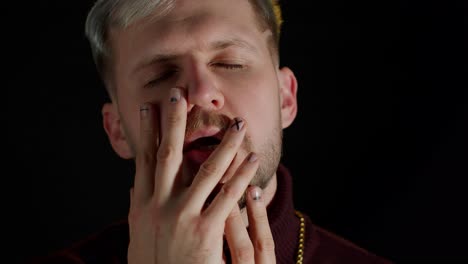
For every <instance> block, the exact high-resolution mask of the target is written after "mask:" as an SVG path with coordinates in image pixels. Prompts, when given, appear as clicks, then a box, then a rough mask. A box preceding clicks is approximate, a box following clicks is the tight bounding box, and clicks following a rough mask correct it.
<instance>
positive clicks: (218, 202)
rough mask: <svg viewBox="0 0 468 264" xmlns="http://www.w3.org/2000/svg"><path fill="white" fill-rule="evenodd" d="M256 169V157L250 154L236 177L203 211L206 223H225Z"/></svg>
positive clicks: (224, 186) (227, 183) (228, 182)
mask: <svg viewBox="0 0 468 264" xmlns="http://www.w3.org/2000/svg"><path fill="white" fill-rule="evenodd" d="M257 168H258V159H257V155H256V154H255V153H253V152H252V153H250V155H249V156H248V157H247V158H246V159H245V160H244V162H243V163H242V164H241V165H240V166H239V168H238V170H237V172H236V175H234V177H232V178H231V179H230V180H229V181H227V182H226V183H225V184H224V185H223V187H222V188H221V190H220V192H219V193H218V194H217V195H216V197H215V198H214V200H213V202H212V203H211V204H210V206H208V208H207V209H206V210H205V211H204V217H206V218H207V220H208V221H212V223H220V222H224V221H226V218H227V217H228V215H229V213H230V211H231V208H233V206H235V205H236V204H237V202H238V201H239V199H240V197H241V196H242V194H244V193H245V190H246V189H247V187H248V186H249V183H250V181H251V180H252V178H253V177H254V175H255V173H256V171H257Z"/></svg>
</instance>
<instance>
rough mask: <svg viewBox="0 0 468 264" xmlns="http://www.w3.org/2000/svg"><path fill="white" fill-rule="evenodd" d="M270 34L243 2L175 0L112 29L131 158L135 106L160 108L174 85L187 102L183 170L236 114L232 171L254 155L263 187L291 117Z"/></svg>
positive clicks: (119, 108)
mask: <svg viewBox="0 0 468 264" xmlns="http://www.w3.org/2000/svg"><path fill="white" fill-rule="evenodd" d="M269 34H271V33H270V32H269V31H268V30H267V31H262V30H261V29H260V27H259V26H258V22H257V20H256V17H255V14H254V11H253V8H252V7H251V5H250V4H249V2H248V1H247V0H242V1H235V2H233V1H231V0H204V1H196V2H195V1H192V0H181V1H177V3H176V6H175V8H173V9H172V10H171V11H170V12H169V13H168V14H167V15H165V16H163V17H162V18H158V19H156V20H155V19H153V20H151V19H144V20H142V21H138V22H137V23H135V24H134V25H132V26H130V27H129V28H127V29H125V30H113V31H112V32H111V38H110V39H111V46H112V54H113V55H112V56H113V62H114V65H113V66H114V71H113V77H114V83H115V89H116V94H115V96H114V106H115V107H116V113H117V115H118V118H117V119H118V120H119V122H120V125H119V126H120V127H121V130H122V133H123V134H124V135H125V139H124V141H125V142H126V143H127V144H128V145H129V149H131V152H132V155H134V154H135V151H136V150H137V149H138V142H139V139H138V137H139V135H140V133H139V107H140V106H141V105H142V104H143V103H145V102H151V103H153V104H156V105H159V104H161V102H162V101H163V100H167V98H168V92H169V90H170V88H172V87H180V88H181V89H183V90H184V92H185V96H186V100H187V103H188V113H187V114H188V118H187V131H186V138H185V141H186V142H185V143H186V144H187V150H189V151H187V152H185V153H184V169H185V170H186V171H187V172H188V174H189V175H191V176H189V177H193V175H194V174H195V173H196V172H197V171H198V167H199V165H200V164H201V163H202V162H203V161H204V160H205V159H206V157H207V154H209V153H211V151H212V150H210V148H209V147H207V146H203V145H204V144H206V145H209V144H216V143H217V141H216V140H214V138H215V137H216V136H218V137H219V136H220V135H221V136H222V134H223V132H224V130H225V129H226V122H228V120H229V119H233V118H234V117H241V118H243V119H244V120H245V121H246V123H247V132H246V137H245V140H244V144H243V145H242V148H241V150H240V151H239V153H238V154H237V156H236V158H235V160H234V162H233V166H232V168H237V167H238V165H240V163H241V162H242V161H243V160H244V159H245V157H246V156H247V155H248V154H249V152H251V151H255V152H256V153H257V154H258V156H259V158H260V167H259V170H258V172H257V175H256V177H255V179H254V182H253V184H256V185H260V186H261V187H264V186H265V184H266V182H267V181H268V180H269V179H270V177H271V176H272V175H274V173H275V170H276V167H277V164H278V162H279V159H280V152H281V132H282V128H284V127H286V126H289V124H290V123H291V122H292V120H293V119H294V117H295V114H296V98H295V96H296V94H295V93H296V91H295V89H296V87H295V79H294V75H293V74H292V72H290V71H289V70H287V71H283V70H279V69H278V67H277V66H276V63H275V62H274V60H273V58H272V55H271V53H270V50H269V46H268V42H267V39H268V37H269ZM288 82H291V83H293V84H294V85H292V86H294V87H290V86H288V85H287V84H288ZM285 98H286V99H285ZM285 100H286V101H285ZM284 105H286V107H285V106H284ZM287 107H289V108H291V109H292V108H293V109H292V110H291V109H289V110H288V109H286V110H287V111H286V110H285V108H287ZM285 113H286V114H285ZM161 114H162V115H163V114H164V109H161ZM105 118H106V117H105ZM164 133H165V131H161V134H160V137H161V138H163V137H164V136H165V135H164ZM200 137H205V139H206V140H201V138H200ZM218 139H219V138H218ZM111 140H112V139H111ZM197 140H198V141H197ZM194 142H196V144H195V143H194ZM114 148H115V147H114ZM189 148H190V149H189ZM117 152H119V151H117ZM119 154H120V155H121V156H126V155H125V154H121V153H119ZM132 155H130V157H131V156H132ZM228 173H229V174H232V173H233V171H229V172H228Z"/></svg>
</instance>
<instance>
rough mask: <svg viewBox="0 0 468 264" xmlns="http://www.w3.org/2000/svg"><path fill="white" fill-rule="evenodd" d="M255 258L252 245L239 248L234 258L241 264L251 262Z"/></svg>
mask: <svg viewBox="0 0 468 264" xmlns="http://www.w3.org/2000/svg"><path fill="white" fill-rule="evenodd" d="M254 257H255V256H254V249H253V247H252V246H251V245H250V244H248V245H242V246H239V247H238V248H236V250H235V253H234V258H235V259H237V261H238V262H240V263H248V262H251V261H252V260H253V259H254Z"/></svg>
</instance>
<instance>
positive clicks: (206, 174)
mask: <svg viewBox="0 0 468 264" xmlns="http://www.w3.org/2000/svg"><path fill="white" fill-rule="evenodd" d="M246 127H247V125H246V124H245V121H244V120H242V119H240V118H234V120H233V121H232V122H231V124H230V128H229V129H228V130H227V131H226V134H225V135H224V138H223V140H222V141H221V143H220V144H219V146H218V147H217V148H216V149H215V150H214V151H213V153H211V155H210V156H209V157H208V159H207V160H206V161H205V162H204V163H203V164H202V165H201V166H200V169H199V171H198V173H197V175H196V176H195V178H194V180H193V182H192V185H191V187H190V190H189V194H188V196H187V198H188V201H187V203H186V205H187V208H191V209H192V210H194V211H196V212H200V210H201V209H202V207H203V205H204V204H205V201H206V199H207V197H208V196H209V195H210V193H211V192H212V191H213V189H214V187H215V186H216V184H218V183H219V180H220V179H221V177H222V176H223V175H224V173H225V172H226V170H227V169H228V167H229V165H230V164H231V161H232V160H233V159H234V157H235V156H236V153H237V151H238V149H239V146H240V145H241V143H242V140H243V139H244V135H245V131H246ZM230 208H232V206H231V207H229V209H230ZM227 214H229V212H228V213H227ZM227 214H226V217H227ZM224 219H226V218H224ZM224 219H223V222H224Z"/></svg>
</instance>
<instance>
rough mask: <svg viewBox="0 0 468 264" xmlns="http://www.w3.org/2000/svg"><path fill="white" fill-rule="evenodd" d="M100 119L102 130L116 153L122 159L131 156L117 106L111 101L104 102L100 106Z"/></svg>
mask: <svg viewBox="0 0 468 264" xmlns="http://www.w3.org/2000/svg"><path fill="white" fill-rule="evenodd" d="M102 119H103V125H104V130H105V131H106V134H107V136H108V137H109V141H110V143H111V145H112V148H113V149H114V151H115V152H116V153H117V155H119V156H120V157H121V158H123V159H130V158H132V157H133V153H132V150H131V148H130V145H129V142H128V141H127V137H126V135H125V131H124V129H123V126H122V123H121V120H120V114H119V111H118V110H117V106H116V105H115V104H113V103H106V104H104V106H103V107H102Z"/></svg>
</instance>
